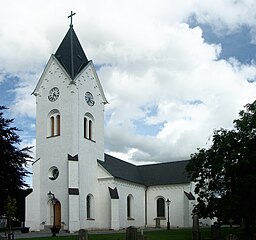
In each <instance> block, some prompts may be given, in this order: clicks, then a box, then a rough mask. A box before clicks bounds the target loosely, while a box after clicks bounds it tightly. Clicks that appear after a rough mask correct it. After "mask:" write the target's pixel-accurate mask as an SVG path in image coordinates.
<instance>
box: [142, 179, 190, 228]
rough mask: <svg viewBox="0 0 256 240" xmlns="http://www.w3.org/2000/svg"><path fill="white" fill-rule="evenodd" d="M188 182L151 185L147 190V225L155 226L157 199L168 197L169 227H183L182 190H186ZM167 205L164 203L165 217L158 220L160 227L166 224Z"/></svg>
mask: <svg viewBox="0 0 256 240" xmlns="http://www.w3.org/2000/svg"><path fill="white" fill-rule="evenodd" d="M188 185H189V184H177V185H165V186H152V187H149V188H148V190H147V204H148V208H147V226H148V227H155V226H156V217H157V199H158V198H159V197H162V198H164V200H165V201H166V200H167V199H168V198H169V199H170V201H171V203H170V207H169V208H170V213H169V214H170V215H169V216H170V225H171V227H184V225H185V223H184V196H183V195H184V190H187V188H188ZM167 217H168V212H167V206H166V205H165V219H161V220H160V224H161V227H166V226H167Z"/></svg>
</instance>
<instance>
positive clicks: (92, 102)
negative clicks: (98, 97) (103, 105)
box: [84, 92, 95, 107]
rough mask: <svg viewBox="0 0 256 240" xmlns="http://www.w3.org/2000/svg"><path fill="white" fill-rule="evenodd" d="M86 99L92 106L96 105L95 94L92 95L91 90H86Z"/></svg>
mask: <svg viewBox="0 0 256 240" xmlns="http://www.w3.org/2000/svg"><path fill="white" fill-rule="evenodd" d="M84 99H85V101H86V102H87V104H88V105H89V106H91V107H92V106H93V105H94V103H95V101H94V98H93V95H92V94H91V93H90V92H86V93H85V96H84Z"/></svg>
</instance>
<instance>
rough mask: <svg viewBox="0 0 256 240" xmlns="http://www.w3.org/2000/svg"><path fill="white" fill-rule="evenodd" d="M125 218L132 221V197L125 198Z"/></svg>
mask: <svg viewBox="0 0 256 240" xmlns="http://www.w3.org/2000/svg"><path fill="white" fill-rule="evenodd" d="M127 218H128V219H133V196H132V195H131V194H130V195H128V196H127Z"/></svg>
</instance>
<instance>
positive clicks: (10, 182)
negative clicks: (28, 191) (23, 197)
mask: <svg viewBox="0 0 256 240" xmlns="http://www.w3.org/2000/svg"><path fill="white" fill-rule="evenodd" d="M5 109H6V107H4V106H0V192H1V194H0V215H1V214H4V213H5V212H4V211H5V209H4V203H5V202H6V201H7V199H8V196H9V197H10V198H16V195H17V192H18V190H19V189H22V188H24V187H28V185H27V184H26V183H25V180H24V177H25V176H28V174H29V172H28V171H27V169H26V166H27V163H28V161H30V160H31V159H32V157H31V156H30V155H29V154H30V149H31V147H25V148H22V149H19V148H18V145H19V144H20V142H21V140H20V138H19V136H18V135H17V133H16V132H17V131H18V129H17V128H16V127H12V126H11V124H13V119H5V118H4V117H3V110H5Z"/></svg>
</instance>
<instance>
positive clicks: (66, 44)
mask: <svg viewBox="0 0 256 240" xmlns="http://www.w3.org/2000/svg"><path fill="white" fill-rule="evenodd" d="M54 55H55V57H56V58H57V59H58V60H59V62H60V63H61V65H62V66H63V67H64V68H65V70H66V71H67V73H68V74H69V76H70V77H71V79H72V80H74V79H75V77H76V76H77V74H78V73H79V72H80V71H81V70H82V69H83V68H84V67H85V66H86V65H87V63H88V59H87V57H86V55H85V53H84V51H83V48H82V46H81V44H80V42H79V40H78V38H77V36H76V33H75V31H74V29H73V25H72V24H70V28H69V30H68V32H67V34H66V36H65V37H64V39H63V40H62V42H61V44H60V46H59V48H58V49H57V51H56V53H55V54H54Z"/></svg>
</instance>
